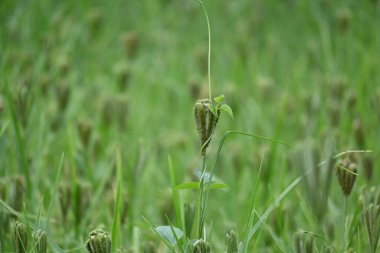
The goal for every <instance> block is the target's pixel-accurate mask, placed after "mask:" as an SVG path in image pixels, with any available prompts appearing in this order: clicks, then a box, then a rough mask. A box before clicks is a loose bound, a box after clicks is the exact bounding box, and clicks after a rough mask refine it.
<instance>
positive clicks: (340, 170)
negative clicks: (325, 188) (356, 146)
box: [335, 157, 357, 197]
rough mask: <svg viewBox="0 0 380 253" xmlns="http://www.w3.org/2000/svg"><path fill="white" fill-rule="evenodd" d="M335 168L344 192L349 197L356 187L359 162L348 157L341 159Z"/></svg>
mask: <svg viewBox="0 0 380 253" xmlns="http://www.w3.org/2000/svg"><path fill="white" fill-rule="evenodd" d="M335 169H336V175H337V177H338V181H339V184H340V187H341V189H342V191H343V194H344V195H345V196H346V197H348V196H349V195H350V193H351V191H352V188H353V187H354V183H355V179H356V175H357V164H356V163H355V162H354V161H352V160H351V159H350V158H349V157H347V158H346V159H344V160H339V161H338V162H337V164H336V165H335Z"/></svg>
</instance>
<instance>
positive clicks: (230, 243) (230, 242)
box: [226, 230, 238, 253]
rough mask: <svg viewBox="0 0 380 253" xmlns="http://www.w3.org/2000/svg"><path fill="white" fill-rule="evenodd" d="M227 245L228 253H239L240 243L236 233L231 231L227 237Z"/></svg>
mask: <svg viewBox="0 0 380 253" xmlns="http://www.w3.org/2000/svg"><path fill="white" fill-rule="evenodd" d="M226 241H227V242H226V243H227V253H237V252H238V242H237V236H236V233H235V232H234V231H233V230H231V231H230V232H228V233H227V236H226Z"/></svg>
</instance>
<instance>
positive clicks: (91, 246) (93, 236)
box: [86, 229, 112, 253]
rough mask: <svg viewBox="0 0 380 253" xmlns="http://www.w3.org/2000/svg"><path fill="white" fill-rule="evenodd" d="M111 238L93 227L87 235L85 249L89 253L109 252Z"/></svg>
mask: <svg viewBox="0 0 380 253" xmlns="http://www.w3.org/2000/svg"><path fill="white" fill-rule="evenodd" d="M111 244H112V243H111V238H110V237H109V235H108V233H107V232H104V231H103V230H101V229H95V230H93V231H92V232H90V234H89V235H88V240H87V242H86V249H87V250H88V252H89V253H111V247H112V246H111Z"/></svg>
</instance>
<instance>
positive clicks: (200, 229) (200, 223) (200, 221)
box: [197, 156, 206, 239]
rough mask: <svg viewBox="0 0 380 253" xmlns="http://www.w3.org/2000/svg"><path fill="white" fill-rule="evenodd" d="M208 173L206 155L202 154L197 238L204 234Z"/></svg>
mask: <svg viewBox="0 0 380 253" xmlns="http://www.w3.org/2000/svg"><path fill="white" fill-rule="evenodd" d="M205 173H206V156H202V175H201V179H200V183H199V189H198V225H197V238H198V239H201V238H202V235H203V217H202V216H203V215H202V214H203V209H204V176H205Z"/></svg>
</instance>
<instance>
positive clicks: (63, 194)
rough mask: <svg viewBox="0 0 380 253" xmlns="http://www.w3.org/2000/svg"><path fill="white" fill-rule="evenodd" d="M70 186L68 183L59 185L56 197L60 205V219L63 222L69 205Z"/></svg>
mask: <svg viewBox="0 0 380 253" xmlns="http://www.w3.org/2000/svg"><path fill="white" fill-rule="evenodd" d="M71 196H72V194H71V188H70V186H69V185H66V184H62V185H60V186H59V191H58V199H59V205H60V207H61V214H62V219H63V221H64V222H65V221H66V218H67V214H68V212H69V209H70V206H71Z"/></svg>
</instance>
